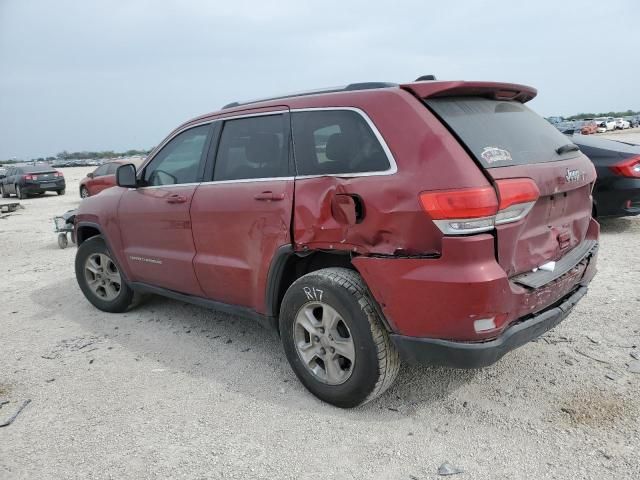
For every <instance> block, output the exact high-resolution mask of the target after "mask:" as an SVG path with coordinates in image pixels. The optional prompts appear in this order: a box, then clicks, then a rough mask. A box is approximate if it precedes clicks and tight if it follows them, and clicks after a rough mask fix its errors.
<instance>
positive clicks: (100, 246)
mask: <svg viewBox="0 0 640 480" xmlns="http://www.w3.org/2000/svg"><path fill="white" fill-rule="evenodd" d="M96 253H99V254H104V255H107V256H108V257H109V258H110V259H111V260H112V261H113V263H114V264H115V265H116V266H117V268H118V271H119V272H121V270H120V267H119V266H118V265H117V264H116V262H115V259H114V257H113V255H112V254H111V252H109V249H107V245H106V243H105V241H104V239H103V238H102V236H101V235H97V236H95V237H91V238H90V239H88V240H85V241H84V242H83V243H82V245H80V246H79V247H78V251H77V253H76V261H75V269H76V280H77V282H78V285H79V286H80V289H81V290H82V293H84V296H85V297H86V298H87V300H89V302H91V303H92V304H93V306H95V307H96V308H97V309H99V310H102V311H103V312H109V313H121V312H125V311H126V310H127V309H128V308H129V306H130V305H131V303H132V301H133V290H132V289H131V287H129V285H127V283H126V281H125V279H124V276H123V275H122V273H120V278H121V283H120V291H119V293H118V295H117V297H116V298H114V299H113V300H109V301H108V300H104V299H102V298H100V297H98V296H97V295H96V294H95V293H94V292H93V291H92V290H91V288H90V287H89V285H88V282H87V279H86V277H85V273H84V269H85V262H86V261H87V259H88V258H89V256H91V255H92V254H96Z"/></svg>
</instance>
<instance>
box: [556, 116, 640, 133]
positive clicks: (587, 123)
mask: <svg viewBox="0 0 640 480" xmlns="http://www.w3.org/2000/svg"><path fill="white" fill-rule="evenodd" d="M554 125H555V126H556V127H557V128H558V130H560V131H567V130H569V129H572V130H575V131H578V132H580V133H582V134H583V135H591V134H593V133H605V132H610V131H612V130H626V129H628V128H636V127H638V126H640V117H639V116H630V117H618V118H613V117H598V118H584V119H582V120H572V121H564V122H556V123H554Z"/></svg>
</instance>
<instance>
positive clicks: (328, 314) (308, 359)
mask: <svg viewBox="0 0 640 480" xmlns="http://www.w3.org/2000/svg"><path fill="white" fill-rule="evenodd" d="M293 337H294V341H295V346H296V351H297V352H298V355H299V356H300V358H301V359H302V360H303V365H304V366H305V368H306V369H307V370H308V371H309V372H310V373H311V374H313V375H314V377H316V379H318V380H319V381H321V382H323V383H326V384H328V385H340V384H341V383H344V382H346V381H347V380H349V377H350V376H351V373H352V372H353V365H354V362H355V359H356V352H355V347H354V344H353V338H352V337H351V332H350V331H349V327H347V325H346V323H345V322H344V320H343V319H342V317H341V316H340V314H339V313H338V312H337V311H336V310H335V309H334V308H333V307H332V306H330V305H329V304H327V303H324V302H311V303H308V304H306V305H304V306H303V307H302V308H300V310H298V314H297V315H296V320H295V326H294V331H293Z"/></svg>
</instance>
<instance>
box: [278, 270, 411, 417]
mask: <svg viewBox="0 0 640 480" xmlns="http://www.w3.org/2000/svg"><path fill="white" fill-rule="evenodd" d="M314 289H315V290H314ZM305 292H307V293H305ZM308 292H321V293H320V294H319V295H320V300H321V303H324V304H328V305H329V306H330V307H332V308H333V309H334V310H335V311H336V312H338V314H339V315H340V317H341V318H342V320H343V321H344V323H345V324H346V326H347V328H348V330H349V332H348V333H349V337H350V338H351V339H352V341H353V345H354V351H355V359H354V362H353V365H352V370H351V374H350V376H349V377H348V378H347V380H346V381H344V382H343V383H341V384H337V385H336V384H333V385H330V384H327V383H325V382H323V381H321V380H320V379H319V378H318V377H317V376H315V375H314V374H313V373H312V372H311V371H310V369H309V368H308V367H307V366H306V365H305V363H304V362H303V361H302V359H301V357H300V355H299V354H298V347H297V346H296V340H295V328H296V327H295V322H296V315H297V314H298V312H299V311H301V309H302V308H303V307H304V306H305V305H312V304H314V303H315V302H314V301H313V300H312V299H311V298H310V296H309V295H308ZM314 295H316V300H318V298H317V293H314ZM377 312H378V310H377V308H376V304H375V300H373V298H372V297H371V294H370V293H369V291H368V289H367V287H366V285H365V283H364V281H363V280H362V278H361V277H360V275H359V274H358V273H357V272H355V271H353V270H349V269H346V268H326V269H322V270H317V271H315V272H311V273H308V274H307V275H304V276H303V277H301V278H299V279H298V280H296V281H295V282H294V283H293V284H292V285H291V287H289V289H288V290H287V292H286V294H285V296H284V299H283V301H282V306H281V311H280V335H281V339H282V343H283V346H284V350H285V353H286V355H287V359H288V360H289V363H290V365H291V367H292V368H293V371H294V372H295V374H296V375H297V377H298V379H299V380H300V381H301V382H302V384H303V385H304V386H305V387H306V388H307V389H308V390H309V391H310V392H311V393H313V394H314V395H315V396H316V397H318V398H320V399H321V400H323V401H325V402H327V403H330V404H332V405H335V406H338V407H341V408H352V407H357V406H359V405H362V404H364V403H367V402H369V401H371V400H373V399H374V398H376V397H378V396H379V395H381V394H382V393H384V392H385V390H387V388H389V387H390V386H391V385H392V384H393V381H394V380H395V378H396V376H397V374H398V371H399V369H400V357H399V355H398V352H397V350H396V348H395V346H394V345H393V343H392V342H391V339H390V338H389V335H388V333H387V330H386V328H385V327H384V325H383V323H382V321H381V319H380V317H379V315H378V313H377Z"/></svg>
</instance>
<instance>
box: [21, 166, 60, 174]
mask: <svg viewBox="0 0 640 480" xmlns="http://www.w3.org/2000/svg"><path fill="white" fill-rule="evenodd" d="M22 171H23V172H24V173H45V172H52V171H53V169H52V168H51V167H49V166H48V165H35V166H27V167H22Z"/></svg>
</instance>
